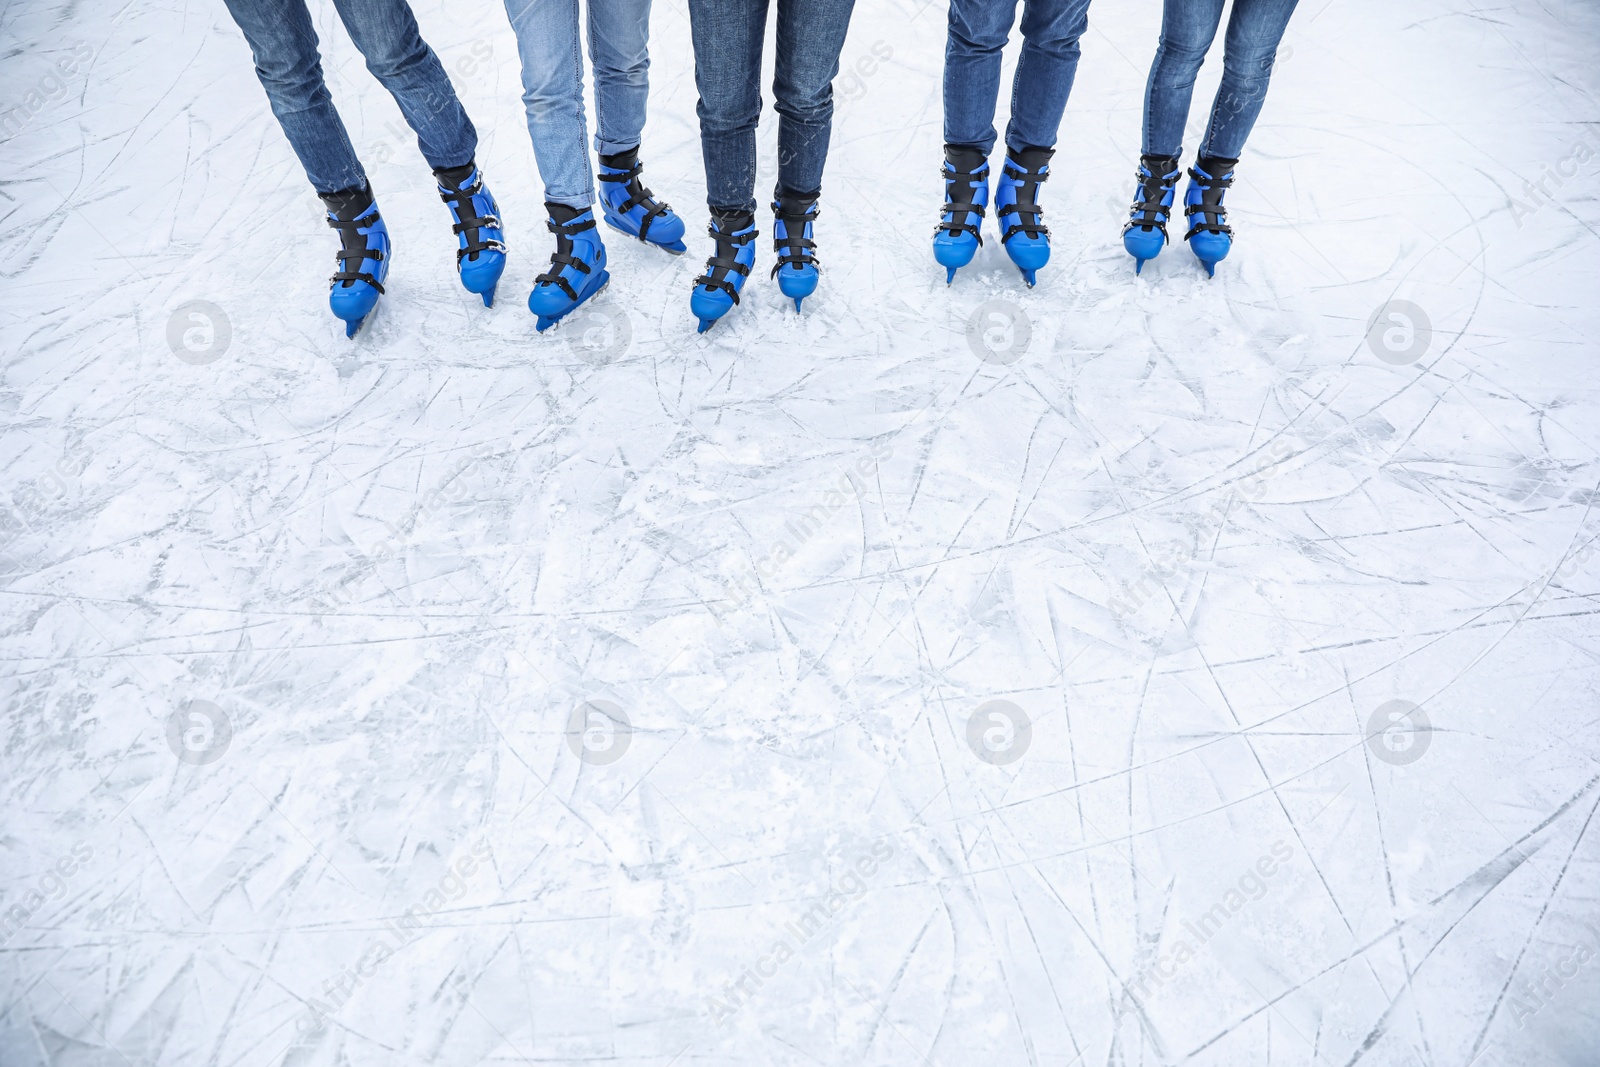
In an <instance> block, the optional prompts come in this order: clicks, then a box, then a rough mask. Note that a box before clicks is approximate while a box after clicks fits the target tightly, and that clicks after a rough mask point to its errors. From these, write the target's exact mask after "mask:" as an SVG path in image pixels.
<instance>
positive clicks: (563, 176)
mask: <svg viewBox="0 0 1600 1067" xmlns="http://www.w3.org/2000/svg"><path fill="white" fill-rule="evenodd" d="M505 3H506V16H507V17H508V18H509V19H510V20H511V28H512V29H513V30H515V31H516V34H517V52H518V54H519V55H520V56H521V58H522V104H523V107H524V109H525V110H526V111H527V113H528V134H529V136H531V137H532V138H533V158H534V161H535V162H536V163H537V164H538V166H539V177H540V179H541V180H542V181H543V182H544V198H545V199H546V200H549V201H553V202H555V203H558V204H566V205H567V206H568V207H576V208H584V207H588V206H590V205H591V204H593V203H594V173H593V171H592V169H591V168H590V166H589V146H588V129H587V126H586V124H585V120H584V113H583V42H582V37H581V35H580V29H579V25H578V0H505ZM588 28H589V58H590V61H591V62H592V63H593V64H594V104H595V110H596V111H598V112H599V115H598V118H599V122H598V123H597V124H596V125H597V129H596V132H595V137H594V147H595V151H597V152H599V153H600V154H601V155H614V154H616V153H618V152H626V151H627V150H628V149H630V148H637V147H638V145H639V137H640V134H641V132H642V131H643V130H644V118H645V104H646V102H647V100H648V97H649V95H650V51H649V43H650V0H589V27H588Z"/></svg>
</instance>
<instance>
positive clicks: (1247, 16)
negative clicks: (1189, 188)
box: [1200, 0, 1295, 161]
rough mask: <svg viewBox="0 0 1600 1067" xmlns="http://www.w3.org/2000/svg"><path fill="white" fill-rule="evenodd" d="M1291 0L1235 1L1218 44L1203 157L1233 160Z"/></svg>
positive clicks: (1252, 117) (1267, 76)
mask: <svg viewBox="0 0 1600 1067" xmlns="http://www.w3.org/2000/svg"><path fill="white" fill-rule="evenodd" d="M1294 7H1295V0H1234V2H1233V11H1232V13H1231V14H1230V15H1229V16H1228V33H1227V37H1226V38H1225V39H1224V43H1223V58H1222V84H1220V85H1219V86H1217V98H1216V101H1215V102H1214V103H1213V104H1212V105H1211V123H1210V125H1209V126H1208V128H1207V130H1206V137H1205V141H1204V142H1203V143H1202V144H1201V146H1200V156H1201V158H1202V159H1226V160H1233V161H1237V160H1238V158H1239V155H1240V153H1242V152H1243V151H1244V143H1245V140H1246V139H1247V138H1248V137H1249V136H1250V131H1251V130H1252V129H1253V128H1254V127H1255V124H1256V118H1257V117H1258V116H1260V114H1261V105H1262V104H1263V103H1265V102H1266V99H1267V85H1268V83H1269V82H1270V81H1271V80H1272V64H1273V60H1274V59H1275V58H1276V57H1277V54H1278V44H1279V42H1280V41H1282V40H1283V31H1284V29H1285V28H1287V27H1288V25H1289V16H1290V15H1292V14H1294Z"/></svg>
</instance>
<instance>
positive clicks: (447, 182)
mask: <svg viewBox="0 0 1600 1067" xmlns="http://www.w3.org/2000/svg"><path fill="white" fill-rule="evenodd" d="M433 176H434V177H435V178H437V179H439V199H440V200H443V201H444V202H445V206H446V207H448V208H449V209H450V215H451V217H453V218H454V219H455V220H456V221H455V225H454V226H452V227H451V231H452V232H453V233H455V235H456V237H457V238H458V239H459V241H460V247H459V248H457V249H456V272H457V273H458V274H460V275H461V284H462V285H464V286H466V289H467V292H469V293H477V294H478V295H479V296H481V297H483V306H484V307H493V306H494V287H495V286H496V285H497V284H499V282H500V275H501V274H503V273H504V272H505V269H506V245H505V234H504V233H503V232H502V231H501V229H500V208H499V206H498V205H497V204H495V202H494V194H493V193H491V192H489V187H488V186H487V185H484V184H483V175H482V174H481V173H480V172H479V171H478V167H477V165H476V164H474V163H467V164H466V165H464V166H460V167H448V168H444V169H440V170H436V171H434V172H433Z"/></svg>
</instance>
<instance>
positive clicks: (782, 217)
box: [772, 194, 817, 311]
mask: <svg viewBox="0 0 1600 1067" xmlns="http://www.w3.org/2000/svg"><path fill="white" fill-rule="evenodd" d="M816 217H817V198H816V197H814V196H812V197H799V196H783V195H782V194H779V196H778V198H777V199H776V200H774V201H773V202H772V250H773V251H774V252H776V253H777V254H778V262H776V263H774V264H773V265H772V276H773V277H774V278H776V279H778V288H779V289H781V290H782V291H783V295H784V296H786V297H789V298H790V299H791V300H793V301H794V309H795V310H796V311H799V310H800V301H802V300H804V299H805V298H806V297H808V296H810V295H811V294H812V293H814V292H816V291H817V256H816V248H817V242H816V241H814V240H812V232H811V224H812V223H813V222H814V221H815V220H816Z"/></svg>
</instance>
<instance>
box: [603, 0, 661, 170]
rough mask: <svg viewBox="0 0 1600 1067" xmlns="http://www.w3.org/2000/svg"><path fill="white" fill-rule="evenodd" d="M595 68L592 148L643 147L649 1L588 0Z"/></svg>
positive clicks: (620, 150) (621, 149)
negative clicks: (641, 144) (641, 139)
mask: <svg viewBox="0 0 1600 1067" xmlns="http://www.w3.org/2000/svg"><path fill="white" fill-rule="evenodd" d="M589 62H590V64H591V65H592V66H593V68H594V110H595V133H594V150H595V151H596V152H598V153H599V154H600V155H602V156H610V155H619V154H621V153H624V152H626V151H628V149H630V148H638V147H639V138H640V134H641V133H642V132H643V130H644V120H645V109H646V105H647V104H648V102H649V96H650V0H589Z"/></svg>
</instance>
